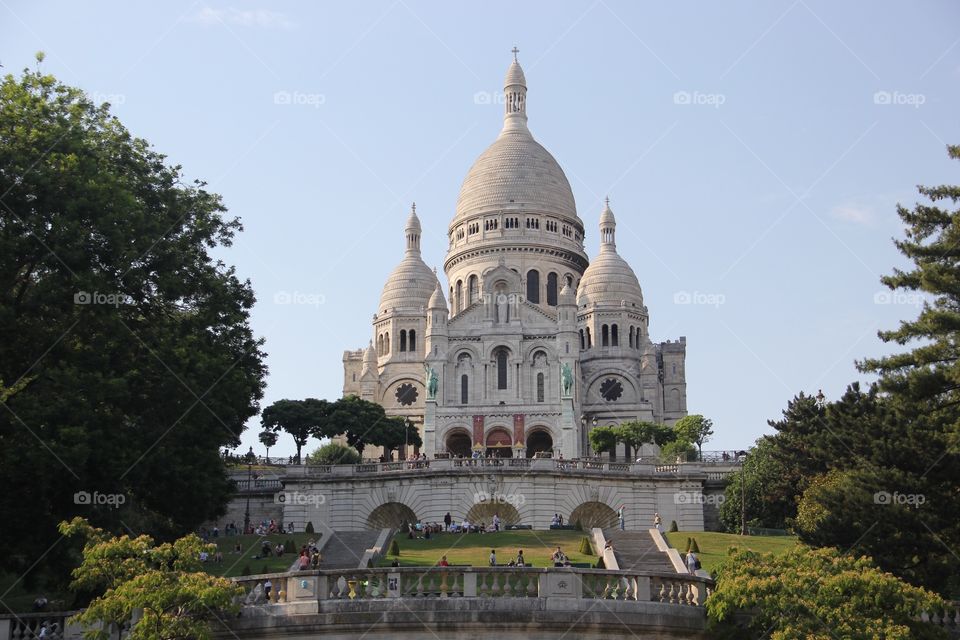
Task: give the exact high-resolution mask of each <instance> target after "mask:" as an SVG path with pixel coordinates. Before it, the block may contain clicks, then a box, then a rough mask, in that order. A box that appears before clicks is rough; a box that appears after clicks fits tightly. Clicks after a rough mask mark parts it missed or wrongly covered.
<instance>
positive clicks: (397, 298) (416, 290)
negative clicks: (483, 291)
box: [378, 205, 437, 313]
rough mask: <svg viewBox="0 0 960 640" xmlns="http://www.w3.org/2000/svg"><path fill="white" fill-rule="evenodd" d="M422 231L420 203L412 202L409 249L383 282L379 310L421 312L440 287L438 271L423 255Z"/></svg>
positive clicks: (407, 238)
mask: <svg viewBox="0 0 960 640" xmlns="http://www.w3.org/2000/svg"><path fill="white" fill-rule="evenodd" d="M420 231H421V228H420V219H419V218H418V217H417V205H413V206H412V207H411V210H410V216H409V217H408V218H407V224H406V226H405V227H404V235H405V236H406V245H407V249H406V252H405V254H404V256H403V260H401V261H400V264H398V265H397V267H396V268H395V269H394V270H393V271H392V272H391V273H390V277H388V278H387V283H386V284H385V285H383V293H381V294H380V307H379V311H378V313H383V312H385V311H386V310H387V309H404V310H407V311H421V310H423V309H425V308H426V306H427V301H428V300H430V296H431V295H432V294H433V290H434V289H435V288H436V286H437V274H436V273H434V272H433V270H432V269H430V267H428V266H427V265H426V263H424V261H423V259H422V258H421V257H420Z"/></svg>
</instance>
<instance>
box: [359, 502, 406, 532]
mask: <svg viewBox="0 0 960 640" xmlns="http://www.w3.org/2000/svg"><path fill="white" fill-rule="evenodd" d="M416 521H417V514H416V513H414V511H413V509H411V508H410V507H408V506H407V505H405V504H403V503H402V502H385V503H384V504H382V505H380V506H379V507H377V508H376V509H374V510H373V511H371V512H370V515H369V516H367V526H368V527H370V528H371V529H387V528H391V529H396V528H399V527H400V525H402V524H403V523H404V522H406V523H407V524H411V523H414V522H416Z"/></svg>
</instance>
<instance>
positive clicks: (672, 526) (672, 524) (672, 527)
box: [667, 520, 680, 533]
mask: <svg viewBox="0 0 960 640" xmlns="http://www.w3.org/2000/svg"><path fill="white" fill-rule="evenodd" d="M667 531H669V532H670V533H673V532H674V531H680V527H678V526H677V521H676V520H671V521H670V528H669V529H668V530H667Z"/></svg>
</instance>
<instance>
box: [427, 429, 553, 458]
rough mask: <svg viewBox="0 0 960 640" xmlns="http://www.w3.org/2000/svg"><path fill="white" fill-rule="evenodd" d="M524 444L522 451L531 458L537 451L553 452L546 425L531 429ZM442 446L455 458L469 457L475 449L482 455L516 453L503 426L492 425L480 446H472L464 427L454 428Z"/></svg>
mask: <svg viewBox="0 0 960 640" xmlns="http://www.w3.org/2000/svg"><path fill="white" fill-rule="evenodd" d="M524 444H525V446H524V447H523V451H522V453H523V456H524V457H527V458H532V457H534V456H535V455H537V454H538V453H539V454H544V453H552V452H553V436H552V435H550V431H549V430H547V428H546V427H534V428H533V429H531V430H530V431H529V433H528V434H527V441H526V443H524ZM444 448H445V449H446V451H447V453H449V454H450V455H452V456H453V457H455V458H459V457H463V458H469V457H471V456H472V455H473V452H474V450H477V449H478V450H479V451H480V455H482V456H483V457H494V458H512V457H514V456H515V455H516V453H517V450H516V448H515V447H514V442H513V437H512V436H511V435H510V432H509V431H507V429H506V428H504V427H494V428H493V429H491V430H490V431H488V432H487V435H486V437H485V439H484V444H483V446H482V447H475V446H474V444H473V438H472V437H471V436H470V433H469V432H468V431H467V430H466V429H454V430H453V431H450V432H449V433H448V434H447V436H446V439H445V441H444Z"/></svg>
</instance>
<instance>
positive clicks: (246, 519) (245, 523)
mask: <svg viewBox="0 0 960 640" xmlns="http://www.w3.org/2000/svg"><path fill="white" fill-rule="evenodd" d="M244 457H245V458H246V459H247V508H246V510H244V512H243V533H244V534H246V533H248V532H249V531H250V491H251V490H252V489H253V461H254V459H255V458H256V455H254V453H253V447H250V450H249V451H247V453H246V455H245V456H244Z"/></svg>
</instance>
